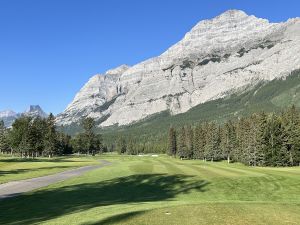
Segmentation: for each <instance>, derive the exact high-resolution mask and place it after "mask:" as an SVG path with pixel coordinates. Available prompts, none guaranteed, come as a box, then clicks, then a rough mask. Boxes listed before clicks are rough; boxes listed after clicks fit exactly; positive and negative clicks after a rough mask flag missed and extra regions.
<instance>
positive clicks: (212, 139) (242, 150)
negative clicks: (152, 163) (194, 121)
mask: <svg viewBox="0 0 300 225" xmlns="http://www.w3.org/2000/svg"><path fill="white" fill-rule="evenodd" d="M167 153H168V154H169V155H171V156H177V157H179V158H181V159H201V160H204V161H219V160H227V161H228V162H241V163H243V164H246V165H249V166H298V165H300V113H299V111H298V110H297V109H296V108H295V106H292V107H291V108H288V109H287V110H285V111H284V112H282V113H281V114H279V115H277V114H275V113H269V114H266V113H264V112H261V113H254V114H252V115H250V116H248V117H244V118H240V119H238V120H236V121H232V120H228V121H227V122H225V123H224V124H222V125H219V124H217V123H215V122H205V123H201V124H198V125H196V126H194V127H192V126H190V125H187V126H183V127H181V128H180V129H175V128H173V127H171V128H170V129H169V135H168V150H167Z"/></svg>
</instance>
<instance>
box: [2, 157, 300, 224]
mask: <svg viewBox="0 0 300 225" xmlns="http://www.w3.org/2000/svg"><path fill="white" fill-rule="evenodd" d="M100 158H101V159H106V160H109V161H111V162H112V164H111V165H109V166H107V167H104V168H99V169H96V170H94V171H90V172H88V173H86V174H85V175H83V176H81V177H76V178H73V179H70V180H67V181H64V182H60V183H57V184H53V185H51V186H49V187H47V188H43V189H40V190H37V191H34V192H30V193H27V194H26V195H23V196H18V197H16V198H12V199H6V200H3V201H1V204H0V224H24V225H26V224H82V225H83V224H86V225H87V224H90V225H91V224H122V225H123V224H124V225H127V224H137V225H143V224H163V225H166V224H172V225H173V224H178V225H185V224H299V221H300V214H299V212H300V168H299V167H293V168H253V167H246V166H243V165H241V164H229V165H228V164H227V163H225V162H215V163H210V162H206V163H205V162H202V161H196V160H191V161H181V160H178V159H173V158H169V157H167V156H163V155H161V156H159V157H151V156H145V157H138V156H121V157H120V156H116V155H106V156H101V157H100ZM64 163H65V162H61V165H64ZM29 203H30V204H29Z"/></svg>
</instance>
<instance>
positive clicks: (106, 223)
mask: <svg viewBox="0 0 300 225" xmlns="http://www.w3.org/2000/svg"><path fill="white" fill-rule="evenodd" d="M145 212H146V211H137V212H128V213H123V214H119V215H115V216H111V217H108V218H106V219H104V220H100V221H98V222H92V223H82V224H81V225H109V224H115V223H118V222H122V221H124V220H127V219H130V218H132V217H135V216H138V215H141V214H144V213H145Z"/></svg>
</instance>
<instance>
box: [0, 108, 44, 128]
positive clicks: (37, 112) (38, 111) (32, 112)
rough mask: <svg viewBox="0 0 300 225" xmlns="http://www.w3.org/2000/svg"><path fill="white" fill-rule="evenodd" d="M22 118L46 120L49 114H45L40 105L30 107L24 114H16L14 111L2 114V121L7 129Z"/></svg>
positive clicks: (0, 113) (0, 117) (6, 111)
mask: <svg viewBox="0 0 300 225" xmlns="http://www.w3.org/2000/svg"><path fill="white" fill-rule="evenodd" d="M22 116H29V117H41V118H45V117H47V116H48V114H47V113H45V112H44V111H43V109H42V108H41V107H40V106H39V105H30V106H29V107H28V108H27V109H26V110H25V111H24V112H22V113H16V112H14V111H13V110H4V111H1V112H0V120H3V122H4V125H5V126H6V127H10V126H11V125H12V124H13V122H14V121H15V120H16V119H18V118H20V117H22Z"/></svg>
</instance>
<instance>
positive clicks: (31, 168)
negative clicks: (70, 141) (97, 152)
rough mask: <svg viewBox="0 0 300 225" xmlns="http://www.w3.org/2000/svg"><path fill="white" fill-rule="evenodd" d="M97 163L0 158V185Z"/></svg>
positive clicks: (65, 159) (88, 161) (56, 159)
mask: <svg viewBox="0 0 300 225" xmlns="http://www.w3.org/2000/svg"><path fill="white" fill-rule="evenodd" d="M95 163H97V162H96V161H95V160H94V159H92V158H80V157H68V158H67V157H60V158H51V159H49V158H39V159H20V158H16V157H8V156H5V155H2V156H0V184H1V183H6V182H9V181H16V180H23V179H29V178H33V177H39V176H44V175H49V174H54V173H58V172H62V171H64V170H69V169H72V168H76V167H81V166H86V165H91V164H95Z"/></svg>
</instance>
